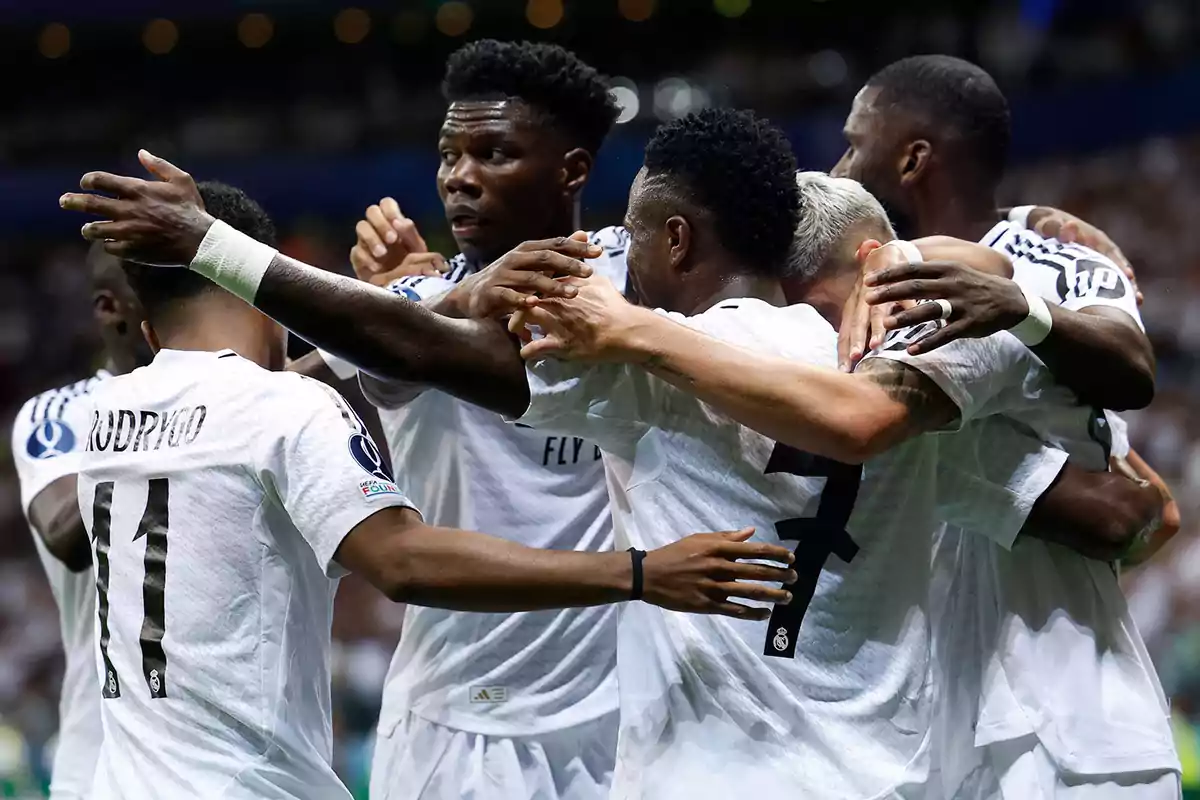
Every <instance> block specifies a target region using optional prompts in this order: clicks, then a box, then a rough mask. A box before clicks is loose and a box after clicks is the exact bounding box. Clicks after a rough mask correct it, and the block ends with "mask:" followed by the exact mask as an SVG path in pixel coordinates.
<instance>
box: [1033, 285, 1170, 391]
mask: <svg viewBox="0 0 1200 800" xmlns="http://www.w3.org/2000/svg"><path fill="white" fill-rule="evenodd" d="M1050 317H1051V320H1052V321H1053V327H1051V329H1050V334H1049V335H1048V336H1047V337H1046V339H1045V340H1044V341H1043V342H1042V343H1041V344H1038V345H1035V346H1034V347H1033V348H1032V349H1033V352H1034V353H1036V354H1037V355H1038V357H1039V358H1040V359H1042V361H1044V362H1046V366H1047V367H1049V369H1050V371H1051V372H1052V373H1053V374H1054V377H1055V378H1056V379H1057V380H1058V382H1059V383H1061V384H1063V385H1064V386H1067V387H1069V388H1070V389H1072V390H1073V391H1074V392H1075V394H1077V395H1078V396H1079V399H1080V400H1081V401H1082V402H1083V403H1084V404H1086V405H1093V406H1097V407H1099V408H1110V409H1113V410H1115V411H1123V410H1126V409H1136V408H1145V407H1146V406H1147V405H1149V404H1150V401H1151V400H1153V399H1154V371H1155V367H1154V353H1153V351H1152V349H1151V347H1150V343H1149V340H1147V339H1146V337H1145V335H1144V334H1142V333H1141V331H1138V330H1135V329H1134V328H1133V327H1131V325H1129V324H1126V323H1125V322H1123V321H1119V320H1116V319H1113V318H1110V317H1106V316H1101V315H1098V314H1091V313H1086V312H1085V311H1067V310H1065V309H1063V308H1059V307H1057V306H1051V307H1050Z"/></svg>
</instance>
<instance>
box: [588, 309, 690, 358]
mask: <svg viewBox="0 0 1200 800" xmlns="http://www.w3.org/2000/svg"><path fill="white" fill-rule="evenodd" d="M615 322H616V324H614V325H611V326H609V327H608V328H607V329H606V330H605V331H604V337H605V343H604V346H603V350H604V353H603V355H604V356H605V360H608V361H618V362H626V363H632V364H640V365H643V366H645V365H646V364H649V363H650V362H652V361H653V360H654V359H655V358H656V357H658V355H659V350H660V349H661V348H660V344H661V339H662V336H661V333H662V330H663V326H664V325H667V326H670V325H674V324H675V323H674V322H671V320H669V319H667V318H666V317H664V316H662V315H661V314H658V313H656V312H654V311H651V310H650V309H648V308H642V307H640V306H630V307H629V308H628V310H627V312H626V313H624V314H623V315H622V316H621V317H619V318H618V319H617V320H616V321H615Z"/></svg>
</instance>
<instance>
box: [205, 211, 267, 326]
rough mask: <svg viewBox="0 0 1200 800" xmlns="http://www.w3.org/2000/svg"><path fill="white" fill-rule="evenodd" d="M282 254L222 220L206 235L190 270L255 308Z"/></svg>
mask: <svg viewBox="0 0 1200 800" xmlns="http://www.w3.org/2000/svg"><path fill="white" fill-rule="evenodd" d="M277 255H279V252H278V251H277V250H275V249H274V248H273V247H269V246H267V245H265V244H263V243H262V242H259V241H256V240H254V239H252V238H251V237H249V236H247V235H246V234H244V233H242V232H241V231H239V230H235V229H234V228H232V227H230V226H229V225H227V224H225V223H224V222H222V221H221V220H217V221H216V222H214V223H213V224H212V227H211V228H209V229H208V233H206V234H205V235H204V241H202V242H200V247H199V248H198V249H197V250H196V257H195V258H193V259H192V263H191V264H189V265H188V269H191V270H192V271H193V272H199V273H200V274H201V275H203V276H204V277H206V278H208V279H209V280H210V281H212V282H213V283H215V284H216V285H217V286H220V287H221V288H222V289H225V290H227V291H229V292H231V293H232V294H235V295H237V296H238V297H240V298H242V299H243V300H245V301H246V302H247V303H249V304H250V305H254V296H255V295H256V294H258V285H259V284H260V283H262V279H263V275H265V274H267V267H269V266H271V262H272V261H274V260H275V256H277Z"/></svg>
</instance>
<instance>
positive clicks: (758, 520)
mask: <svg viewBox="0 0 1200 800" xmlns="http://www.w3.org/2000/svg"><path fill="white" fill-rule="evenodd" d="M670 316H671V317H672V318H674V319H676V320H677V321H679V322H681V323H683V324H686V325H688V326H690V327H693V328H696V329H698V330H701V331H703V332H705V333H708V334H710V335H712V336H715V337H717V338H720V339H723V340H725V341H728V342H730V343H733V344H737V345H741V346H745V347H748V348H753V349H755V350H757V351H761V352H765V353H770V354H773V355H779V356H783V357H786V358H792V359H796V360H799V361H804V362H808V363H811V364H817V365H823V366H828V367H830V368H833V367H834V366H835V365H836V363H837V361H836V347H837V335H836V333H835V332H834V331H833V329H832V328H831V327H830V326H829V325H828V323H826V322H825V321H824V320H823V319H822V318H821V317H820V316H819V315H818V314H817V312H816V311H815V310H813V309H812V308H811V307H809V306H803V305H801V306H792V307H790V308H776V307H773V306H770V305H768V304H766V303H763V302H761V301H758V300H749V299H742V300H729V301H724V302H721V303H718V304H717V305H716V307H714V308H712V309H711V310H709V311H707V312H706V313H704V314H700V315H698V316H694V317H686V318H685V317H681V316H679V315H674V314H673V315H670ZM1012 341H1013V344H1014V345H1015V347H1013V348H1009V349H1010V350H1017V349H1022V350H1023V349H1024V348H1020V346H1019V344H1017V343H1016V342H1015V340H1012ZM962 349H966V350H973V351H979V350H981V349H983V348H981V347H980V346H979V344H978V343H967V344H964V345H963V346H962ZM996 355H997V353H996V352H993V351H991V350H986V349H984V350H983V356H984V357H987V356H996ZM1007 355H1008V356H1009V357H1008V358H1007V361H1005V360H1004V359H1002V358H999V357H995V358H992V359H991V361H990V362H989V361H987V360H986V359H985V358H981V359H977V363H976V365H975V368H974V374H973V375H971V376H967V375H966V373H965V372H964V373H963V374H962V375H961V376H960V377H963V378H964V380H967V379H970V380H973V381H974V382H976V383H982V384H984V385H983V386H982V387H981V388H977V389H972V388H971V387H963V388H962V389H961V390H959V391H957V392H956V393H955V395H952V396H956V397H959V398H962V397H968V396H971V392H972V391H974V392H976V393H977V395H978V396H977V397H975V398H974V402H970V403H966V402H964V403H962V405H963V406H964V422H966V423H970V422H971V421H972V414H973V413H974V412H976V411H979V410H980V409H982V408H984V407H985V406H989V405H995V406H997V407H1001V406H1002V400H1003V398H1002V397H1001V396H1000V395H1001V394H1004V393H1005V392H1002V391H1000V388H999V387H1001V386H1002V385H1005V384H1004V383H1002V382H995V383H993V382H991V381H990V379H989V380H983V379H982V377H981V376H983V375H987V374H989V373H991V372H992V371H993V370H995V369H1005V368H1007V370H1008V372H1007V379H1008V380H1007V385H1010V386H1011V385H1015V386H1017V387H1018V390H1017V391H1016V392H1015V393H1012V392H1009V393H1008V394H1010V395H1012V398H1011V399H1012V400H1013V402H1027V400H1025V399H1024V398H1021V397H1019V395H1020V387H1021V386H1022V383H1023V380H1024V379H1025V378H1026V377H1027V373H1028V371H1029V369H1031V368H1033V367H1032V363H1031V362H1030V361H1029V360H1028V359H1022V358H1020V357H1019V354H1018V356H1011V353H1009V354H1007ZM1001 362H1003V363H1001ZM528 375H529V381H530V392H531V403H530V407H529V409H528V411H527V412H526V414H525V415H524V416H523V417H522V419H521V421H522V422H525V423H528V424H533V425H536V426H538V427H541V428H545V429H547V430H559V431H563V432H565V433H570V434H573V435H579V436H585V437H588V438H591V439H594V440H595V441H597V442H599V443H600V446H601V448H602V449H603V451H604V462H605V467H606V471H607V478H608V486H609V494H610V497H611V499H612V509H613V515H614V523H615V529H616V537H617V547H618V548H625V547H628V546H630V545H632V546H635V547H637V548H639V549H643V550H651V549H653V548H656V547H660V546H663V545H666V544H669V543H671V542H674V541H676V540H678V539H680V538H681V537H683V536H684V535H686V534H689V533H694V532H698V531H719V530H736V529H739V528H742V527H745V526H754V527H755V528H756V531H757V532H756V534H755V535H756V537H757V538H758V539H761V540H763V541H767V542H772V543H776V542H780V541H784V542H793V541H797V542H798V545H797V551H796V552H797V560H796V569H797V571H798V573H799V574H800V578H799V580H798V582H797V584H796V586H795V587H794V588H793V593H794V596H795V601H794V602H793V603H792V604H791V605H789V606H788V607H776V608H775V610H774V613H773V616H772V618H771V620H770V621H767V622H749V621H739V620H733V619H728V618H724V617H716V616H699V615H689V614H682V613H675V612H671V611H667V610H664V609H661V608H657V607H654V606H651V605H648V604H643V603H636V604H631V605H629V606H627V607H626V608H625V609H624V611H623V614H622V617H621V623H620V630H619V642H620V645H619V648H618V662H619V682H618V683H619V689H620V694H621V733H620V739H619V742H618V757H617V772H616V774H615V776H614V786H613V796H614V797H615V798H646V799H651V798H652V799H653V800H672V798H680V799H681V800H682V799H683V798H689V799H690V798H704V799H707V798H727V797H729V796H738V795H743V796H746V795H755V794H762V795H763V796H768V793H770V795H780V794H785V793H786V795H787V796H794V797H805V798H810V799H811V798H818V799H820V798H829V800H834V798H836V799H837V800H850V799H853V798H868V797H876V796H882V793H885V792H889V791H893V790H897V791H908V790H916V789H917V788H918V787H920V786H921V785H922V784H923V782H924V780H925V778H926V769H927V762H926V761H925V756H926V755H927V738H928V734H929V730H930V715H931V712H932V697H931V693H930V690H931V687H930V685H929V680H928V676H929V641H928V635H927V633H928V632H927V602H928V597H929V586H928V584H929V576H930V558H929V551H930V541H931V538H932V537H933V535H934V533H935V532H936V531H937V530H938V529H939V527H940V523H939V521H938V516H937V509H938V501H937V497H936V495H937V483H938V470H939V468H940V467H941V466H942V465H940V464H939V458H938V446H939V438H940V437H937V436H925V437H920V438H918V439H915V440H913V441H910V442H907V443H905V444H904V445H902V446H901V447H898V448H896V449H895V450H893V451H891V452H889V453H887V454H885V455H884V456H882V457H880V458H878V459H875V460H872V461H871V462H869V463H868V464H867V465H865V467H864V468H861V469H860V468H859V467H857V466H847V465H844V464H836V463H834V462H831V461H829V460H828V459H823V458H817V457H814V456H812V455H809V454H806V453H801V452H799V451H797V450H794V449H793V448H790V447H787V446H783V445H779V444H777V443H776V442H774V441H772V440H770V439H768V438H767V437H765V436H762V435H761V434H758V433H756V432H754V431H752V430H750V429H748V428H746V427H744V426H742V425H739V424H737V423H735V422H733V421H732V420H730V419H729V418H728V417H725V416H724V415H722V414H720V413H717V412H716V411H714V410H713V409H711V408H710V407H708V406H706V405H705V404H703V403H701V402H700V401H699V400H697V399H696V398H694V397H693V396H691V395H689V394H687V393H685V392H682V391H679V390H676V389H675V388H673V387H671V386H670V385H669V384H667V383H666V382H664V381H662V380H659V379H658V378H655V377H654V376H652V375H650V374H649V373H646V372H644V371H642V370H641V369H639V368H637V367H632V366H629V365H617V364H604V365H595V366H587V365H580V364H575V363H568V362H560V361H555V360H552V359H547V360H544V361H541V362H538V363H536V364H531V365H529V369H528ZM985 395H986V396H985ZM970 430H971V428H970V426H969V425H967V426H966V429H965V430H964V432H963V433H962V434H959V435H971V434H970V433H969V431H970ZM1014 446H1019V447H1021V448H1024V449H1025V450H1024V452H1013V451H1012V448H1013V447H1014ZM979 451H980V452H988V453H994V454H995V456H996V457H997V458H999V457H1002V456H1003V457H1006V458H1007V457H1008V456H1011V463H1013V464H1014V475H1017V476H1019V478H1020V480H1022V481H1023V482H1024V484H1023V485H1021V486H1018V485H1012V486H1010V487H1009V488H1008V490H1007V491H994V492H980V493H978V497H977V498H976V502H974V503H969V502H962V503H960V507H967V506H968V505H969V506H970V507H972V509H973V513H974V514H976V515H978V516H977V517H976V518H977V519H981V520H987V521H988V523H989V526H988V527H989V531H988V533H989V535H994V536H997V537H999V538H1001V539H1005V540H1008V541H1011V539H1012V538H1014V537H1015V536H1016V532H1017V530H1019V529H1020V527H1021V525H1023V524H1024V515H1023V513H1020V512H1014V511H1013V509H1014V507H1015V505H1016V504H1014V502H1013V499H1014V494H1023V495H1024V496H1025V497H1026V501H1027V502H1026V503H1025V509H1024V510H1025V512H1027V511H1028V508H1029V507H1030V506H1032V503H1033V500H1034V499H1036V497H1037V496H1039V495H1040V494H1041V493H1042V491H1044V490H1045V488H1046V487H1047V486H1048V485H1049V484H1050V482H1051V481H1052V480H1053V478H1054V476H1056V475H1057V473H1058V471H1059V470H1060V469H1061V466H1062V463H1063V457H1061V454H1058V455H1048V456H1047V457H1046V458H1044V459H1042V461H1041V462H1039V463H1037V464H1034V463H1033V462H1031V461H1030V460H1029V457H1030V452H1032V453H1033V454H1034V455H1037V454H1039V453H1042V447H1041V445H1040V443H1037V442H1033V441H1032V440H1028V439H1022V438H1021V437H1009V438H1008V439H1006V440H1002V441H999V442H996V443H994V444H993V445H989V446H987V447H983V446H982V445H981V446H980V448H979ZM957 466H958V467H959V468H961V469H963V470H966V469H971V468H972V466H973V465H971V464H961V465H957ZM947 468H948V467H947Z"/></svg>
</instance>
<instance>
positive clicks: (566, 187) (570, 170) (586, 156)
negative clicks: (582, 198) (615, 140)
mask: <svg viewBox="0 0 1200 800" xmlns="http://www.w3.org/2000/svg"><path fill="white" fill-rule="evenodd" d="M592 163H593V162H592V154H591V153H589V152H588V151H587V150H584V149H583V148H582V147H576V148H575V149H574V150H571V151H569V152H568V153H567V154H566V155H565V156H563V169H562V174H563V191H564V192H566V194H567V196H569V197H571V198H576V197H578V196H579V193H580V192H582V191H583V187H584V184H586V183H587V181H588V178H589V177H591V174H592Z"/></svg>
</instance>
